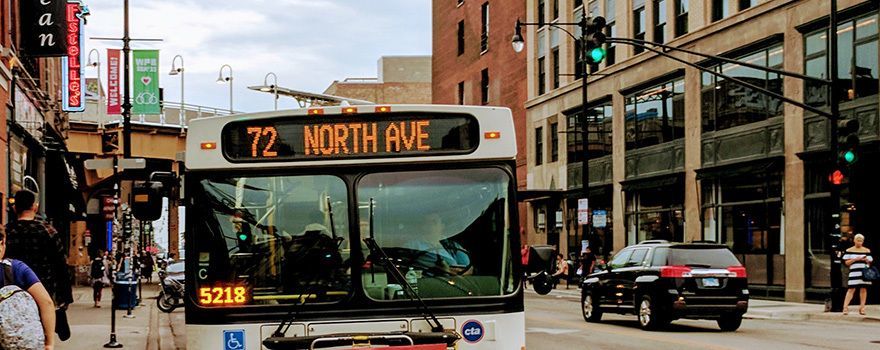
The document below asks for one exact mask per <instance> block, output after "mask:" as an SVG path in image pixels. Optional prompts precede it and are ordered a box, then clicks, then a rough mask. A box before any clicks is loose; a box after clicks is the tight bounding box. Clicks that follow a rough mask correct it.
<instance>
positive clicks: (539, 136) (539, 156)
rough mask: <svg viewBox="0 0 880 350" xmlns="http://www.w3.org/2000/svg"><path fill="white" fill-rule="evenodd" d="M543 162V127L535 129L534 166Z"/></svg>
mask: <svg viewBox="0 0 880 350" xmlns="http://www.w3.org/2000/svg"><path fill="white" fill-rule="evenodd" d="M543 162H544V127H542V126H539V127H537V128H535V165H541V163H543Z"/></svg>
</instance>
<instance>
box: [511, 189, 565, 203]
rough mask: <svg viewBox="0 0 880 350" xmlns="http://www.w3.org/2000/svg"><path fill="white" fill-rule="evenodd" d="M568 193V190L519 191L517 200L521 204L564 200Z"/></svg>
mask: <svg viewBox="0 0 880 350" xmlns="http://www.w3.org/2000/svg"><path fill="white" fill-rule="evenodd" d="M567 192H568V191H566V190H519V191H517V200H518V201H520V202H534V201H540V200H551V199H555V200H562V198H563V197H565V194H566V193H567Z"/></svg>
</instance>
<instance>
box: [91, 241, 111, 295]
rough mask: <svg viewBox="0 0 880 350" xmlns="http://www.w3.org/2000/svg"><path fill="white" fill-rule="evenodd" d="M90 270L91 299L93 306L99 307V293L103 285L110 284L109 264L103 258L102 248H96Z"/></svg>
mask: <svg viewBox="0 0 880 350" xmlns="http://www.w3.org/2000/svg"><path fill="white" fill-rule="evenodd" d="M90 270H91V271H90V276H91V278H92V300H94V301H95V307H101V295H102V294H103V292H104V287H107V286H109V285H110V276H109V273H110V264H109V262H108V261H107V260H105V259H104V251H103V250H101V249H98V254H96V255H95V258H94V259H92V265H91V269H90Z"/></svg>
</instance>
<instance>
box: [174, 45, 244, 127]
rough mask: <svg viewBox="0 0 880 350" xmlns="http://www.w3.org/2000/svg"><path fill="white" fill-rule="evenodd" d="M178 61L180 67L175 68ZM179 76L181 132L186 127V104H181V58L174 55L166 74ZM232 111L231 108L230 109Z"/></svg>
mask: <svg viewBox="0 0 880 350" xmlns="http://www.w3.org/2000/svg"><path fill="white" fill-rule="evenodd" d="M178 58H179V59H180V67H178V66H177V59H178ZM178 74H180V131H181V132H183V128H184V126H186V111H185V110H184V107H185V106H186V104H184V102H183V75H184V74H183V56H181V55H175V56H174V58H172V59H171V71H170V72H168V75H178ZM230 109H232V107H230Z"/></svg>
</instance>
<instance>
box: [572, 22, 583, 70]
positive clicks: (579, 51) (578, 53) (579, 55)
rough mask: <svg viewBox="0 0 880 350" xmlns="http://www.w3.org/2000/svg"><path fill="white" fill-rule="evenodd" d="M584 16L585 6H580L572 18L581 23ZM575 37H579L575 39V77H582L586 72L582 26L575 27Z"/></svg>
mask: <svg viewBox="0 0 880 350" xmlns="http://www.w3.org/2000/svg"><path fill="white" fill-rule="evenodd" d="M583 18H584V8H583V7H578V8H576V9H575V10H574V13H573V14H572V19H573V21H574V23H579V22H580V21H581V20H582V19H583ZM574 37H575V38H578V39H575V40H574V76H575V78H580V77H581V76H582V75H583V74H584V62H583V61H581V60H582V59H583V57H584V56H583V55H584V52H583V50H584V49H583V47H581V40H580V37H581V28H580V27H575V28H574Z"/></svg>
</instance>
